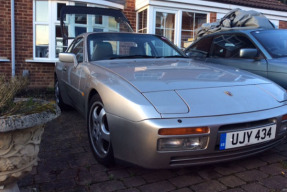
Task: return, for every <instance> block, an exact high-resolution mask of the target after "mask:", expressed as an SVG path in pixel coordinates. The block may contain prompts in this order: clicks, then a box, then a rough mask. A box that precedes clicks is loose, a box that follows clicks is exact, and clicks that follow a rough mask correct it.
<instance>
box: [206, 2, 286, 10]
mask: <svg viewBox="0 0 287 192" xmlns="http://www.w3.org/2000/svg"><path fill="white" fill-rule="evenodd" d="M207 1H211V0H207ZM213 2H218V3H227V4H234V5H241V6H248V7H254V8H261V9H269V10H276V11H287V5H286V4H284V3H282V2H280V1H279V0H248V1H245V0H213Z"/></svg>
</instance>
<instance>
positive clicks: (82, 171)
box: [75, 168, 92, 185]
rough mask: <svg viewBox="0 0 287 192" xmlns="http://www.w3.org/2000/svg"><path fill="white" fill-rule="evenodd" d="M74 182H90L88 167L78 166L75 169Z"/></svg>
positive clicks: (87, 183)
mask: <svg viewBox="0 0 287 192" xmlns="http://www.w3.org/2000/svg"><path fill="white" fill-rule="evenodd" d="M75 180H76V182H77V184H78V185H89V184H90V183H91V182H92V176H91V174H90V172H89V171H88V169H86V168H79V169H78V170H77V174H76V178H75Z"/></svg>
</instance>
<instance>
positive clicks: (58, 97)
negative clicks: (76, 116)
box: [54, 77, 71, 110]
mask: <svg viewBox="0 0 287 192" xmlns="http://www.w3.org/2000/svg"><path fill="white" fill-rule="evenodd" d="M54 89H55V100H56V103H57V105H58V106H59V107H60V109H61V110H67V109H70V108H71V107H70V106H69V105H67V104H65V103H64V102H63V99H62V96H61V91H60V87H59V81H58V78H57V77H56V78H55V85H54Z"/></svg>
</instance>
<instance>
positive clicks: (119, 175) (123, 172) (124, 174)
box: [108, 169, 130, 179]
mask: <svg viewBox="0 0 287 192" xmlns="http://www.w3.org/2000/svg"><path fill="white" fill-rule="evenodd" d="M108 174H109V175H112V176H113V178H115V179H119V178H125V177H129V176H130V174H129V172H128V171H127V170H125V169H118V170H112V171H109V172H108Z"/></svg>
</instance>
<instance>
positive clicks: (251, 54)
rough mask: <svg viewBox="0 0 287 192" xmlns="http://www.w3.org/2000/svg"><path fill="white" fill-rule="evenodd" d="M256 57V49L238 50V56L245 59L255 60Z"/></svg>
mask: <svg viewBox="0 0 287 192" xmlns="http://www.w3.org/2000/svg"><path fill="white" fill-rule="evenodd" d="M257 55H258V51H257V49H250V48H245V49H240V53H239V56H240V57H241V58H245V59H255V58H256V57H257Z"/></svg>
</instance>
